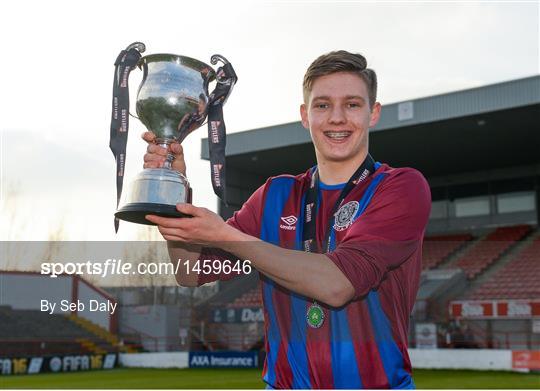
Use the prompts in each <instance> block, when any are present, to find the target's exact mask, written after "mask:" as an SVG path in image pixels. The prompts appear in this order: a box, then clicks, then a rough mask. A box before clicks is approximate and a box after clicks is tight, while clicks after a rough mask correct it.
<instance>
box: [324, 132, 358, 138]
mask: <svg viewBox="0 0 540 391" xmlns="http://www.w3.org/2000/svg"><path fill="white" fill-rule="evenodd" d="M323 133H324V135H325V136H326V137H328V138H330V139H332V140H344V139H346V138H347V137H349V136H350V135H351V134H352V132H350V131H348V130H343V131H326V132H323Z"/></svg>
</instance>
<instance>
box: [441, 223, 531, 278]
mask: <svg viewBox="0 0 540 391" xmlns="http://www.w3.org/2000/svg"><path fill="white" fill-rule="evenodd" d="M530 232H531V226H529V225H516V226H512V227H499V228H497V229H495V231H493V232H491V233H490V234H488V235H487V236H485V237H484V238H482V239H480V240H479V241H478V242H477V243H476V245H474V246H473V247H472V248H471V249H470V250H469V251H467V252H466V253H465V254H464V255H463V256H462V257H461V258H460V259H458V260H457V261H456V262H453V263H452V264H450V265H447V267H450V268H454V267H459V268H461V269H463V271H464V272H465V274H466V275H467V278H468V279H469V280H472V279H474V278H476V277H477V276H478V275H479V274H480V273H482V272H483V271H485V270H486V269H487V268H488V267H489V266H490V265H492V264H493V263H494V262H495V261H496V260H497V259H499V258H500V257H501V256H502V255H503V254H504V253H505V252H506V251H508V250H509V249H510V248H511V247H512V246H514V245H515V244H517V243H518V242H519V241H520V240H523V239H524V238H525V236H526V235H527V234H529V233H530Z"/></svg>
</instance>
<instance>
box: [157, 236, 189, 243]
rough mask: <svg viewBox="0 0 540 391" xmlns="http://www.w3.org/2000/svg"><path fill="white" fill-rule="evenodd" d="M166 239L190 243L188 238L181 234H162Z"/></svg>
mask: <svg viewBox="0 0 540 391" xmlns="http://www.w3.org/2000/svg"><path fill="white" fill-rule="evenodd" d="M162 236H163V238H164V239H165V240H168V241H170V242H183V243H189V242H188V240H187V239H185V238H182V237H181V236H174V235H162Z"/></svg>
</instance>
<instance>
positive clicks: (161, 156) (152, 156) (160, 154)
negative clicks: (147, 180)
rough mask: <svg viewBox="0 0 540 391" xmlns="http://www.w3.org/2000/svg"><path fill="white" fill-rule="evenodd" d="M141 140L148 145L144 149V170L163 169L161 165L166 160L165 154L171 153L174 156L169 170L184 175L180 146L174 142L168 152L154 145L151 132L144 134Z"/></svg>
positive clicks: (153, 136) (154, 138)
mask: <svg viewBox="0 0 540 391" xmlns="http://www.w3.org/2000/svg"><path fill="white" fill-rule="evenodd" d="M142 139H143V140H144V141H146V142H147V143H148V148H146V153H145V154H144V165H143V167H144V168H160V167H163V163H165V160H166V159H167V152H171V153H172V154H173V155H174V160H173V162H172V167H171V168H172V169H173V170H176V171H179V172H181V173H182V174H184V175H186V162H185V161H184V151H183V149H182V145H180V144H179V143H177V142H174V143H172V144H170V145H169V151H167V148H163V147H162V146H160V145H157V144H156V135H155V134H154V133H152V132H144V133H143V134H142Z"/></svg>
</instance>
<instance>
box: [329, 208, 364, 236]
mask: <svg viewBox="0 0 540 391" xmlns="http://www.w3.org/2000/svg"><path fill="white" fill-rule="evenodd" d="M358 209H360V204H359V203H358V201H349V202H347V203H346V204H345V205H343V206H342V207H341V208H339V209H338V211H337V212H336V214H335V215H334V229H335V230H336V231H343V230H345V229H347V228H349V227H350V226H351V224H352V223H353V220H354V216H355V215H356V212H358Z"/></svg>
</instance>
